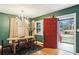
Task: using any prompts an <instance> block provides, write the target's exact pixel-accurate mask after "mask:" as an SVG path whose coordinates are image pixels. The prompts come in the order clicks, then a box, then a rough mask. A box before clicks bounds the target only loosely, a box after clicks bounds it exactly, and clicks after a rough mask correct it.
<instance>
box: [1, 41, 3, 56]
mask: <svg viewBox="0 0 79 59" xmlns="http://www.w3.org/2000/svg"><path fill="white" fill-rule="evenodd" d="M1 54H2V55H3V40H2V49H1Z"/></svg>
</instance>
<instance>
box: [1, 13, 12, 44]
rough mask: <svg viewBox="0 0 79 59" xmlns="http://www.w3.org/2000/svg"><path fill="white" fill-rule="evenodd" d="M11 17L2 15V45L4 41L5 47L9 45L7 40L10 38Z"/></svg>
mask: <svg viewBox="0 0 79 59" xmlns="http://www.w3.org/2000/svg"><path fill="white" fill-rule="evenodd" d="M10 16H11V15H9V14H5V13H0V44H1V43H2V42H1V41H2V40H3V42H4V45H7V44H8V41H7V38H8V37H9V17H10Z"/></svg>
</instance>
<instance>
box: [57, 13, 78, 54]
mask: <svg viewBox="0 0 79 59" xmlns="http://www.w3.org/2000/svg"><path fill="white" fill-rule="evenodd" d="M56 18H59V19H58V21H59V20H60V19H61V20H62V19H67V18H74V45H73V48H74V54H76V13H72V14H66V15H62V16H57V17H56ZM57 28H58V23H57ZM57 31H59V29H57ZM57 34H58V32H57ZM57 45H58V35H57ZM57 48H58V46H57Z"/></svg>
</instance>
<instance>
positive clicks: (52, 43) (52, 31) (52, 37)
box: [44, 18, 57, 48]
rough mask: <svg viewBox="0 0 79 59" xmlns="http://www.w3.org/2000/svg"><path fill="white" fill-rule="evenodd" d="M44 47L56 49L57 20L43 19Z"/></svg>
mask: <svg viewBox="0 0 79 59" xmlns="http://www.w3.org/2000/svg"><path fill="white" fill-rule="evenodd" d="M44 47H47V48H57V20H56V18H46V19H44Z"/></svg>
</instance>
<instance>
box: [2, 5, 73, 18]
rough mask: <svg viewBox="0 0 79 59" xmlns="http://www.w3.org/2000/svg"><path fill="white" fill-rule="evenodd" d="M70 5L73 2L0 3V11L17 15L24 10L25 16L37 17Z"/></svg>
mask: <svg viewBox="0 0 79 59" xmlns="http://www.w3.org/2000/svg"><path fill="white" fill-rule="evenodd" d="M71 6H73V4H0V12H4V13H8V14H14V15H19V14H21V11H22V10H24V12H23V14H24V15H25V16H27V17H37V16H40V15H44V14H47V13H50V12H54V11H57V10H61V9H64V8H68V7H71Z"/></svg>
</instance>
